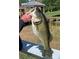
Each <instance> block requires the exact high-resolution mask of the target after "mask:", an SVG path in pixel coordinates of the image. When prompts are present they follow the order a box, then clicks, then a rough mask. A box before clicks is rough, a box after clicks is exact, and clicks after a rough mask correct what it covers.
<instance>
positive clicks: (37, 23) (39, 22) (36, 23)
mask: <svg viewBox="0 0 79 59" xmlns="http://www.w3.org/2000/svg"><path fill="white" fill-rule="evenodd" d="M41 22H42V21H38V22H33V23H34V24H35V25H39V24H41Z"/></svg>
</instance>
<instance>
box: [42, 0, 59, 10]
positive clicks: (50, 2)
mask: <svg viewBox="0 0 79 59" xmlns="http://www.w3.org/2000/svg"><path fill="white" fill-rule="evenodd" d="M42 2H43V3H44V4H45V5H46V8H45V10H48V11H55V10H59V9H60V0H42Z"/></svg>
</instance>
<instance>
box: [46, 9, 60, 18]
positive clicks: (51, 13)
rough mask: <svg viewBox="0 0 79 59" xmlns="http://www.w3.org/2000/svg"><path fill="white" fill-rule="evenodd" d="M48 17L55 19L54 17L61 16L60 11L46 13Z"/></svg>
mask: <svg viewBox="0 0 79 59" xmlns="http://www.w3.org/2000/svg"><path fill="white" fill-rule="evenodd" d="M45 14H46V15H47V16H48V17H54V16H60V10H58V11H53V12H49V11H48V12H46V13H45Z"/></svg>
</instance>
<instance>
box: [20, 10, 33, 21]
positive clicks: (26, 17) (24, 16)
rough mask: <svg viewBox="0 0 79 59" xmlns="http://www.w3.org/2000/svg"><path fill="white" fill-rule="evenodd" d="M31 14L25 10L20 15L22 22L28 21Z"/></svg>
mask: <svg viewBox="0 0 79 59" xmlns="http://www.w3.org/2000/svg"><path fill="white" fill-rule="evenodd" d="M31 18H32V16H31V14H30V13H29V12H26V13H25V14H24V15H23V16H22V17H21V20H23V21H24V22H30V20H31Z"/></svg>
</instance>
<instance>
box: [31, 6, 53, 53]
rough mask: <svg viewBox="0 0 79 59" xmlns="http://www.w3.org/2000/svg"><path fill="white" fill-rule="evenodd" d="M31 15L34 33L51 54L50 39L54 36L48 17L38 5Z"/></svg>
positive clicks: (45, 49)
mask: <svg viewBox="0 0 79 59" xmlns="http://www.w3.org/2000/svg"><path fill="white" fill-rule="evenodd" d="M31 15H32V19H31V22H32V29H33V33H34V34H35V35H36V36H37V37H38V38H39V39H40V40H41V42H42V44H43V47H44V51H45V52H46V53H47V54H48V55H49V54H51V53H50V52H51V49H50V40H52V38H51V33H50V30H49V25H48V22H47V19H46V17H45V15H44V14H43V13H42V12H41V10H40V9H39V8H37V7H35V8H34V9H33V10H32V12H31ZM45 52H44V53H45ZM46 53H45V54H46Z"/></svg>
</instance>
